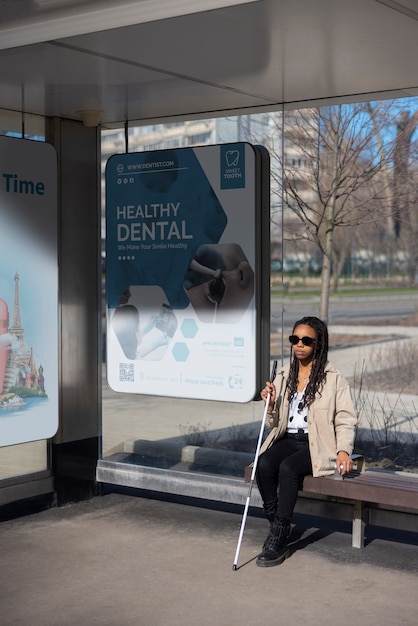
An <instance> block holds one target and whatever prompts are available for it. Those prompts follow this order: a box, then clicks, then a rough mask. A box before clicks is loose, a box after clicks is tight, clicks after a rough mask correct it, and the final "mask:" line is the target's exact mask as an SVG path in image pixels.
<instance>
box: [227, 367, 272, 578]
mask: <svg viewBox="0 0 418 626" xmlns="http://www.w3.org/2000/svg"><path fill="white" fill-rule="evenodd" d="M276 370H277V361H273V368H272V370H271V375H270V382H271V383H272V382H273V381H274V379H275V378H276ZM269 403H270V392H269V393H268V394H267V398H266V403H265V406H264V413H263V419H262V421H261V427H260V433H259V435H258V441H257V448H256V450H255V456H254V461H253V470H252V472H251V479H250V487H249V489H248V495H247V501H246V503H245V508H244V513H243V516H242V521H241V528H240V531H239V537H238V544H237V549H236V552H235V558H234V564H233V566H232V569H233V570H235V571H236V570H237V569H238V566H237V563H238V557H239V551H240V549H241V543H242V537H243V535H244V528H245V522H246V521H247V515H248V507H249V506H250V500H251V492H252V489H253V484H254V480H255V473H256V471H257V464H258V457H259V454H260V448H261V442H262V440H263V434H264V428H265V426H266V418H267V411H268V407H269Z"/></svg>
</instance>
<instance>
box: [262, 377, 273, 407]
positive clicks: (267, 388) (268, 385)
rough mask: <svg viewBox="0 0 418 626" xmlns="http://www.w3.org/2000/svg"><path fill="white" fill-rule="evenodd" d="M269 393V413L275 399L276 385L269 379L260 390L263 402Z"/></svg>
mask: <svg viewBox="0 0 418 626" xmlns="http://www.w3.org/2000/svg"><path fill="white" fill-rule="evenodd" d="M269 394H270V399H269V405H268V407H267V411H268V412H269V413H271V412H272V411H273V408H274V402H275V400H276V387H275V386H274V385H273V383H271V382H270V381H269V380H268V381H267V382H266V386H265V387H264V389H263V390H262V391H261V394H260V395H261V398H262V400H263V401H264V403H266V402H267V397H268V395H269Z"/></svg>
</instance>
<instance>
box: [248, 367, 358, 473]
mask: <svg viewBox="0 0 418 626" xmlns="http://www.w3.org/2000/svg"><path fill="white" fill-rule="evenodd" d="M325 371H326V373H327V377H326V381H325V385H324V387H323V389H322V392H321V394H319V393H317V395H316V397H315V400H314V401H313V403H312V404H311V406H310V407H309V408H308V439H309V451H310V454H311V460H312V473H313V475H314V476H326V475H327V474H332V473H333V472H334V469H335V461H336V458H337V452H339V451H340V450H345V451H346V452H348V454H350V455H351V453H352V452H353V447H354V439H355V434H356V426H357V415H356V413H355V410H354V406H353V402H352V399H351V392H350V387H349V385H348V382H347V381H346V380H345V378H344V377H343V376H342V375H341V374H340V372H339V371H338V370H337V369H336V368H335V367H334V366H333V365H332V364H331V363H330V362H328V363H327V365H326V367H325ZM288 375H289V367H285V368H282V369H281V370H280V371H279V372H278V373H277V376H276V378H275V380H274V386H275V387H276V400H275V403H274V409H273V411H272V413H271V414H270V413H268V414H267V419H266V424H267V426H268V427H269V428H271V429H272V430H271V432H270V433H269V435H268V437H267V438H266V440H265V441H264V443H263V445H262V446H261V449H260V454H262V453H263V452H265V451H266V450H267V449H268V448H269V447H270V446H271V445H272V444H273V443H274V442H275V441H276V440H277V439H281V438H282V437H283V436H284V435H285V433H286V429H287V419H288V413H289V401H288V397H287V392H286V382H287V379H288Z"/></svg>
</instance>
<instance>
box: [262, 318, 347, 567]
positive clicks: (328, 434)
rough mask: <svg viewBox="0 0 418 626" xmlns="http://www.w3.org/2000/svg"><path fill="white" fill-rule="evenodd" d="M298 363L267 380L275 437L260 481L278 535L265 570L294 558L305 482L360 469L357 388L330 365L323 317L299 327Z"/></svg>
mask: <svg viewBox="0 0 418 626" xmlns="http://www.w3.org/2000/svg"><path fill="white" fill-rule="evenodd" d="M289 341H290V343H291V346H292V354H291V358H290V364H289V365H288V366H287V367H285V368H282V370H280V371H279V372H278V373H277V376H276V378H275V380H274V381H273V383H271V382H266V386H265V388H264V389H263V390H262V392H261V397H262V399H263V400H264V402H266V399H267V396H268V395H269V394H270V401H269V406H268V409H267V425H268V426H269V427H270V428H272V431H271V433H270V434H269V436H268V437H267V439H266V440H265V442H264V443H263V446H262V447H261V450H260V456H259V459H258V465H257V472H256V480H257V485H258V488H259V491H260V494H261V497H262V500H263V506H264V513H265V515H266V517H267V519H268V520H269V522H270V532H269V534H268V537H267V539H266V541H265V542H264V545H263V551H262V552H261V554H259V556H258V558H257V565H259V566H260V567H271V566H272V565H279V564H280V563H282V562H283V561H284V560H285V559H286V557H287V556H289V549H288V546H287V541H288V537H289V533H290V520H291V518H292V515H293V510H294V507H295V504H296V499H297V497H298V491H299V489H300V487H301V484H302V481H303V478H304V477H305V476H307V475H309V474H312V475H313V476H326V475H327V474H333V473H334V471H335V467H337V471H338V472H339V473H340V474H342V475H344V474H346V473H347V472H349V471H350V470H351V469H352V460H351V453H352V451H353V446H354V438H355V431H356V424H357V416H356V413H355V411H354V406H353V403H352V400H351V394H350V388H349V385H348V383H347V381H346V380H345V379H344V378H343V377H342V375H341V374H340V372H339V371H338V370H336V369H335V367H334V366H333V365H332V364H331V363H330V362H329V361H328V329H327V327H326V325H325V324H324V322H322V321H321V320H320V319H318V318H317V317H304V318H302V319H301V320H299V321H298V322H296V323H295V325H294V327H293V332H292V334H291V335H290V337H289Z"/></svg>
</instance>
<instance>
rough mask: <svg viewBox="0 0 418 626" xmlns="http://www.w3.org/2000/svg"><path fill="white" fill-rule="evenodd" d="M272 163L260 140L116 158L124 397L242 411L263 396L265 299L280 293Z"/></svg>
mask: <svg viewBox="0 0 418 626" xmlns="http://www.w3.org/2000/svg"><path fill="white" fill-rule="evenodd" d="M267 164H268V157H267V153H266V152H265V151H264V150H263V149H261V148H259V147H255V146H251V145H250V144H248V143H236V144H225V145H216V146H204V147H197V148H182V149H177V150H160V151H155V152H142V153H128V154H123V155H114V156H112V157H111V158H110V159H109V161H108V163H107V168H106V240H107V248H106V271H107V371H108V382H109V385H110V386H111V388H112V389H114V390H115V391H122V392H129V393H144V394H151V395H162V396H173V397H185V398H200V399H211V400H224V401H233V402H247V401H249V400H251V399H252V398H253V397H254V394H255V392H256V389H257V386H258V385H259V382H260V381H259V378H260V375H261V370H262V369H263V368H262V367H261V362H262V361H266V360H267V362H268V358H269V355H268V354H267V355H264V354H263V355H261V354H260V346H259V342H260V336H261V332H260V324H261V321H260V320H261V311H260V308H261V305H262V301H263V300H264V301H265V300H266V298H263V297H262V292H265V291H266V288H267V290H268V289H269V273H268V272H263V271H261V270H262V265H263V263H262V261H261V259H262V258H265V254H266V251H267V255H268V256H269V241H268V238H267V240H266V241H265V242H264V243H265V245H264V246H261V245H260V244H261V239H262V237H261V233H262V232H263V228H264V229H265V224H266V223H267V224H268V220H269V206H268V201H267V202H265V201H264V200H265V198H266V197H267V196H268V194H267V193H262V190H263V189H265V188H266V180H265V179H266V177H267V178H268V165H267ZM262 179H263V180H262ZM267 186H268V185H267ZM262 222H263V223H264V226H262ZM264 265H265V266H267V265H266V264H264ZM264 265H263V267H264ZM266 286H267V287H266ZM268 306H269V305H268V304H266V307H267V308H268ZM266 312H267V313H268V311H266V310H264V313H266Z"/></svg>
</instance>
